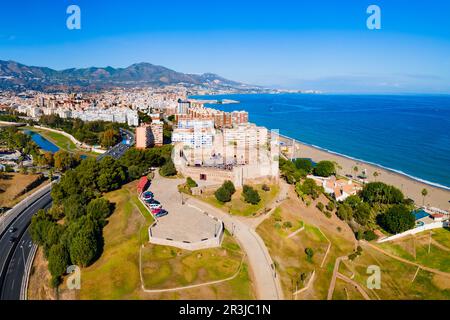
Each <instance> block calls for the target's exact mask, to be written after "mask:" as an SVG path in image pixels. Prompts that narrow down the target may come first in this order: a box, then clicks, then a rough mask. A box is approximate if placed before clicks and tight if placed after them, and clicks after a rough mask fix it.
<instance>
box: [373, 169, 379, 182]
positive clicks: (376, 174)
mask: <svg viewBox="0 0 450 320" xmlns="http://www.w3.org/2000/svg"><path fill="white" fill-rule="evenodd" d="M379 175H380V174H379V173H378V172H376V171H375V172H374V173H373V177H374V178H375V181H377V177H378V176H379Z"/></svg>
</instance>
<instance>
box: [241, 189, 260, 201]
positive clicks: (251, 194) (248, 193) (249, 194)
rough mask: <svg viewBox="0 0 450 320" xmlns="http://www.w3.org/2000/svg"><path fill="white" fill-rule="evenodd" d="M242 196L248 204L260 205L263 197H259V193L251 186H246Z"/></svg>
mask: <svg viewBox="0 0 450 320" xmlns="http://www.w3.org/2000/svg"><path fill="white" fill-rule="evenodd" d="M242 194H243V196H244V200H245V202H247V203H250V204H258V203H259V202H260V201H261V197H260V196H259V193H258V191H256V190H255V189H253V188H252V187H250V186H247V185H244V187H243V191H242Z"/></svg>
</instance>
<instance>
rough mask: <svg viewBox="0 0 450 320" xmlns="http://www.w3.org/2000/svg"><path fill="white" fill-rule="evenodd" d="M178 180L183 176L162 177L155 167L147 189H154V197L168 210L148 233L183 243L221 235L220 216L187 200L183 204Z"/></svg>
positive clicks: (151, 190)
mask: <svg viewBox="0 0 450 320" xmlns="http://www.w3.org/2000/svg"><path fill="white" fill-rule="evenodd" d="M181 183H184V180H182V179H166V178H162V177H161V176H160V175H159V174H158V172H157V171H155V177H154V179H153V180H152V182H151V185H150V187H149V188H148V191H150V192H152V193H153V195H154V199H156V200H157V201H158V202H160V203H161V205H162V208H163V209H164V210H166V211H167V212H168V214H167V215H165V216H163V217H161V218H159V219H158V222H157V223H156V224H155V225H154V226H153V227H151V229H150V234H151V236H152V237H155V238H160V239H166V240H170V241H174V242H177V241H178V242H184V243H197V242H202V241H203V242H204V241H205V240H206V239H213V238H218V237H220V234H219V233H221V232H222V222H221V221H220V220H217V219H216V218H212V217H211V216H209V215H207V214H205V213H204V212H202V211H200V210H198V209H196V208H195V207H191V206H190V205H188V204H182V195H181V194H180V193H179V192H178V187H177V186H178V185H179V184H181ZM184 197H186V195H184Z"/></svg>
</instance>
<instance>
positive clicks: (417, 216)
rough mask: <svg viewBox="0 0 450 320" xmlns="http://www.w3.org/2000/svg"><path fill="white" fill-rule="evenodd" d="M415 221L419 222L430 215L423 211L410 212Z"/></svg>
mask: <svg viewBox="0 0 450 320" xmlns="http://www.w3.org/2000/svg"><path fill="white" fill-rule="evenodd" d="M412 213H413V214H414V217H415V219H416V220H420V219H422V218H425V217H428V216H429V215H430V214H428V213H427V212H425V211H424V210H423V209H419V210H415V211H413V212H412Z"/></svg>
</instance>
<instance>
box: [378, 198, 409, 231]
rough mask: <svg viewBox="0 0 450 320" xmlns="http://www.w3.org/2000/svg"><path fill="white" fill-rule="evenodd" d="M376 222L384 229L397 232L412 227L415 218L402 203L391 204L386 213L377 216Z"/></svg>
mask: <svg viewBox="0 0 450 320" xmlns="http://www.w3.org/2000/svg"><path fill="white" fill-rule="evenodd" d="M378 223H379V224H380V225H381V227H383V228H384V229H385V230H386V231H388V232H390V233H393V234H397V233H401V232H404V231H406V230H409V229H412V228H413V227H414V225H415V218H414V215H413V214H412V213H411V211H410V210H409V209H408V207H406V206H405V205H403V204H397V205H394V206H392V207H391V208H390V209H389V210H388V211H387V212H386V213H384V214H382V215H379V216H378Z"/></svg>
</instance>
